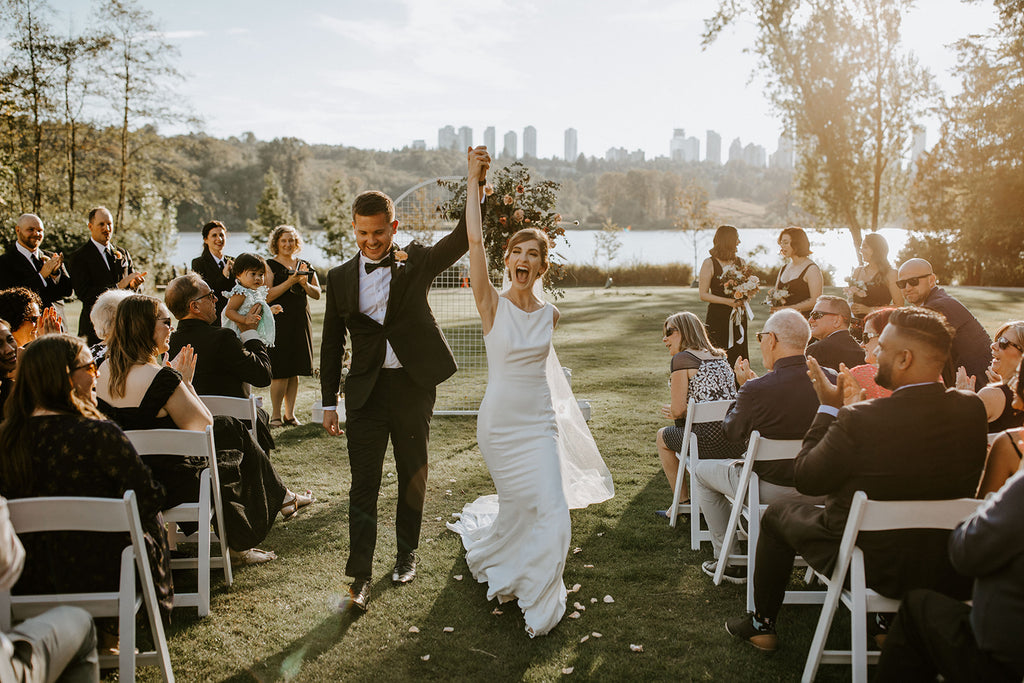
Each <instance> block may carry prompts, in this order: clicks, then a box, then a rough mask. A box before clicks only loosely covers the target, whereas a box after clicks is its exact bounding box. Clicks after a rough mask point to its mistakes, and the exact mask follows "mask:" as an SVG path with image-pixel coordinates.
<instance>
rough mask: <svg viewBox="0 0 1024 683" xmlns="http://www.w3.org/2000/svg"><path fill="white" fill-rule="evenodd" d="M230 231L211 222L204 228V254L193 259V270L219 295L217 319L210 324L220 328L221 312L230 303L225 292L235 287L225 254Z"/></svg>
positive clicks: (216, 222) (229, 264) (215, 222)
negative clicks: (225, 244) (225, 245)
mask: <svg viewBox="0 0 1024 683" xmlns="http://www.w3.org/2000/svg"><path fill="white" fill-rule="evenodd" d="M227 234H228V229H227V228H226V227H225V226H224V224H223V223H221V222H220V221H210V222H209V223H207V224H206V225H204V226H203V253H202V254H200V255H199V256H197V257H195V258H194V259H192V270H193V271H194V272H196V273H199V277H201V278H203V280H205V281H206V284H208V285H210V289H212V290H213V292H214V294H216V295H217V318H216V319H215V320H214V321H213V322H212V323H210V324H211V325H216V326H217V327H220V323H221V316H220V314H221V311H223V310H224V307H225V306H226V305H227V303H228V297H226V296H224V292H230V291H231V288H232V287H234V286H235V277H234V276H233V275H232V274H231V264H232V263H233V262H234V259H232V258H231V257H230V256H227V255H225V254H224V243H225V242H226V241H227Z"/></svg>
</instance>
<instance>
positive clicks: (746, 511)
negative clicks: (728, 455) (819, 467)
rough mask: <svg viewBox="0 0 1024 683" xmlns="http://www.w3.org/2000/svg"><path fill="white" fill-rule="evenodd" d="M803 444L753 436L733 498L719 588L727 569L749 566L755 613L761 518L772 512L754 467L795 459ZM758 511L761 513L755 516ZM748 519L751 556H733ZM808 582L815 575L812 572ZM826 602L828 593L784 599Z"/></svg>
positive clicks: (791, 594) (797, 593) (806, 593)
mask: <svg viewBox="0 0 1024 683" xmlns="http://www.w3.org/2000/svg"><path fill="white" fill-rule="evenodd" d="M802 443H803V442H802V441H800V440H799V439H767V438H765V437H763V436H761V434H760V433H759V432H758V431H756V430H755V431H753V432H751V434H750V442H749V443H748V444H747V452H746V455H744V460H743V469H742V470H740V480H739V483H738V484H737V485H736V495H735V496H734V497H733V498H732V511H731V512H730V513H729V525H728V526H727V527H726V529H725V538H724V539H723V540H722V550H721V552H720V553H719V555H718V567H717V568H716V569H715V585H716V586H717V585H719V584H720V583H721V582H722V577H723V576H724V575H725V568H726V567H728V566H729V565H731V564H738V565H746V566H747V609H748V610H750V611H751V612H753V611H754V581H753V576H754V564H755V556H756V553H755V550H756V548H757V539H758V538H759V537H760V535H761V515H763V514H764V511H765V510H767V509H768V505H767V504H762V503H761V488H760V481H759V479H758V477H757V473H756V472H754V464H755V463H758V462H772V461H778V460H792V459H794V458H795V457H796V456H797V455H799V453H800V448H801V445H802ZM754 510H756V511H757V514H754V512H753V511H754ZM741 518H745V519H746V520H747V531H746V535H747V554H746V555H743V554H740V553H733V552H732V549H733V545H734V544H735V543H736V541H737V539H738V537H739V535H740V534H741V533H743V530H742V529H741V528H740V519H741ZM797 564H798V565H806V562H803V560H802V559H801V558H797ZM807 574H808V576H807V578H808V579H811V578H812V573H811V572H810V571H808V573H807ZM824 599H825V593H824V591H786V597H785V598H784V599H783V602H784V603H785V604H804V605H806V604H815V605H820V604H821V603H822V601H823V600H824Z"/></svg>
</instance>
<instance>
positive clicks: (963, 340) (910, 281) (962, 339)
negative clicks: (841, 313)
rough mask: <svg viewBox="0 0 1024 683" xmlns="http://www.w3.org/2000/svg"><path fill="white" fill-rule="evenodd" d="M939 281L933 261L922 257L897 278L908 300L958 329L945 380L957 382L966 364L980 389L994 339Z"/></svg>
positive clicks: (944, 372)
mask: <svg viewBox="0 0 1024 683" xmlns="http://www.w3.org/2000/svg"><path fill="white" fill-rule="evenodd" d="M936 283H937V280H936V278H935V273H934V272H933V270H932V264H930V263H928V262H927V261H925V260H924V259H921V258H912V259H910V260H909V261H907V262H905V263H904V264H903V265H901V266H900V270H899V274H898V275H897V279H896V286H897V287H899V288H900V291H901V292H903V296H904V297H905V298H906V300H907V302H908V303H911V304H914V305H915V306H923V307H925V308H930V309H932V310H933V311H938V312H939V313H941V314H942V315H944V316H946V320H947V321H948V322H949V324H950V325H952V326H953V329H954V330H956V336H955V337H953V350H952V352H951V353H950V356H949V364H948V365H947V366H946V367H945V368H943V369H942V380H943V381H944V382H945V383H946V386H947V387H951V386H953V385H954V382H955V380H956V373H957V370H958V369H959V368H960V367H963V368H964V370H965V371H966V372H967V375H968V376H969V377H971V378H972V381H973V383H974V390H975V391H977V390H978V389H980V388H981V387H983V386H984V385H985V370H986V369H987V368H988V364H989V361H990V360H991V355H990V352H989V347H990V346H991V344H992V340H991V339H989V336H988V333H986V332H985V328H984V327H982V326H981V323H980V322H978V319H977V318H975V317H974V316H973V315H972V314H971V312H970V311H968V310H967V308H966V307H965V306H964V305H963V304H962V303H960V302H959V301H957V300H956V299H954V298H953V297H951V296H950V295H949V294H947V293H946V291H945V290H944V289H942V288H941V287H937V286H936Z"/></svg>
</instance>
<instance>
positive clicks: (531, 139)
mask: <svg viewBox="0 0 1024 683" xmlns="http://www.w3.org/2000/svg"><path fill="white" fill-rule="evenodd" d="M523 156H524V157H530V158H531V159H536V158H537V129H536V128H534V127H533V126H527V127H526V128H523Z"/></svg>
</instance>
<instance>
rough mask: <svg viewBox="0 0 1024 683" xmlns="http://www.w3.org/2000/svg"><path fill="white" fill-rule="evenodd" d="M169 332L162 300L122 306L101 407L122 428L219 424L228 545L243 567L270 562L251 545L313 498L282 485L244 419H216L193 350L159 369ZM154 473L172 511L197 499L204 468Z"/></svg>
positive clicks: (140, 298) (172, 467)
mask: <svg viewBox="0 0 1024 683" xmlns="http://www.w3.org/2000/svg"><path fill="white" fill-rule="evenodd" d="M171 330H172V327H171V314H170V312H169V311H168V310H167V308H166V307H165V306H164V305H163V303H161V302H160V300H159V299H155V298H153V297H151V296H146V295H144V294H133V295H131V296H129V297H127V298H126V299H125V300H124V301H122V302H121V304H120V305H119V306H118V307H117V313H116V314H115V316H114V325H113V328H112V329H111V331H110V336H109V338H108V340H107V343H108V347H107V359H106V360H105V361H104V362H103V365H101V366H100V368H101V370H102V372H101V373H100V378H99V381H98V382H97V385H96V391H97V394H98V396H99V404H100V407H101V408H102V410H103V411H104V412H105V413H106V414H107V415H109V416H110V417H111V418H112V419H113V420H115V421H116V422H117V423H118V424H120V425H121V426H122V427H123V428H124V429H188V430H194V431H202V430H204V429H206V427H207V426H208V425H210V424H213V425H214V438H215V441H216V443H217V450H218V473H219V474H220V482H221V497H222V499H223V501H224V517H225V519H224V523H225V526H226V529H227V534H228V539H227V541H228V545H229V546H230V547H231V549H232V551H233V552H235V553H236V557H237V559H238V560H239V561H240V562H242V563H243V564H248V563H256V562H267V561H269V560H272V559H274V558H275V557H276V556H275V555H274V554H273V553H271V552H267V551H263V550H259V549H258V548H253V546H254V545H255V544H256V543H259V542H260V541H262V540H263V539H264V538H265V537H266V535H267V533H268V532H269V531H270V527H271V525H272V524H273V522H274V519H275V517H276V516H277V513H278V511H280V512H281V513H282V514H283V515H285V516H286V517H287V516H290V515H291V514H294V512H295V510H296V508H298V507H302V505H303V504H305V505H308V504H309V503H310V502H312V501H311V500H306V499H305V498H302V497H300V496H297V495H296V494H295V493H294V492H292V491H289V490H288V489H287V488H286V487H285V486H284V484H282V483H281V479H280V478H279V477H278V476H277V473H276V472H275V471H274V467H273V465H272V464H271V463H270V459H269V458H268V457H267V455H266V453H264V452H263V450H262V449H261V448H260V447H259V446H258V445H257V444H256V443H255V442H254V441H253V440H252V437H251V435H250V434H249V430H248V429H247V428H245V426H244V425H242V424H241V423H240V422H239V421H238V420H235V419H233V418H224V417H218V418H217V419H216V421H214V418H213V416H212V415H211V414H210V411H209V410H208V409H207V408H206V405H205V404H203V402H202V401H201V400H200V399H199V395H198V394H197V393H196V390H195V388H194V387H193V385H192V376H193V372H194V370H195V365H196V358H195V354H194V353H193V351H192V348H191V347H185V348H184V349H182V351H181V352H180V353H179V354H178V355H177V356H176V357H175V358H174V360H173V361H172V362H171V366H170V367H168V366H162V365H161V364H160V362H159V361H158V358H159V356H160V355H161V354H164V353H166V352H167V349H168V344H169V340H170V336H171ZM153 470H154V473H155V475H156V477H157V479H158V480H159V481H160V482H161V483H163V484H164V485H165V486H166V487H167V498H168V505H169V506H170V505H177V504H178V503H183V502H187V501H195V500H197V499H198V495H199V488H198V487H199V479H198V475H199V470H197V469H195V468H193V467H191V466H190V465H189V464H188V463H187V462H184V461H175V462H174V463H173V464H167V463H165V462H159V461H157V462H154V464H153Z"/></svg>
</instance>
